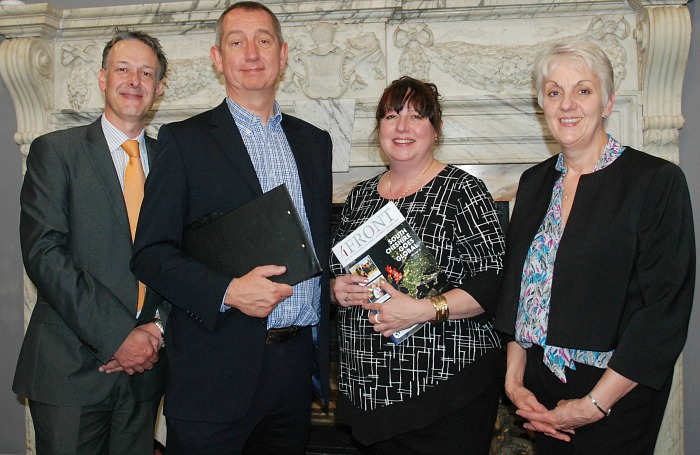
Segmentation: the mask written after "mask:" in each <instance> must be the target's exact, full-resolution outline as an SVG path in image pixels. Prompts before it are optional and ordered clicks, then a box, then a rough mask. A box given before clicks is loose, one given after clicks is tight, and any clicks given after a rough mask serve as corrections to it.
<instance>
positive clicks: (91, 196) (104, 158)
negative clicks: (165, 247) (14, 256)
mask: <svg viewBox="0 0 700 455" xmlns="http://www.w3.org/2000/svg"><path fill="white" fill-rule="evenodd" d="M147 140H148V155H149V159H151V160H152V159H153V157H154V155H155V154H156V153H157V151H156V143H155V141H154V140H152V139H150V138H148V139H147ZM20 203H21V208H22V213H21V218H20V242H21V247H22V257H23V260H24V267H25V269H26V272H27V275H28V277H29V278H30V279H31V280H32V282H33V283H34V284H35V285H36V288H37V302H36V306H35V308H34V311H33V313H32V317H31V320H30V322H29V326H28V328H27V332H26V335H25V338H24V343H23V345H22V349H21V352H20V355H19V360H18V364H17V370H16V372H15V380H14V384H13V390H14V391H15V393H17V394H19V395H22V396H25V397H27V398H29V399H32V400H35V401H39V402H42V403H48V404H53V405H57V406H84V405H89V404H94V403H98V402H100V401H102V400H104V399H105V398H106V397H107V396H108V395H109V394H110V392H111V391H112V389H113V388H114V385H115V383H116V381H117V379H118V377H119V375H123V374H126V373H117V374H105V373H100V372H99V371H98V368H99V366H100V365H102V364H104V363H107V362H108V361H109V360H110V358H111V357H112V355H113V354H114V353H115V352H116V350H117V349H118V348H119V346H121V344H122V342H123V341H124V339H125V338H126V337H127V335H128V334H129V332H130V331H131V330H132V329H133V328H134V327H135V326H136V325H139V324H144V323H147V322H150V321H151V320H152V319H153V317H154V315H155V312H156V310H157V309H158V310H159V312H160V314H161V316H162V317H166V316H167V313H168V310H169V309H168V304H167V303H166V302H164V301H163V299H162V298H160V297H159V296H158V295H157V294H156V293H154V292H151V291H150V290H149V291H147V293H146V301H145V303H144V308H143V309H142V311H141V315H140V317H139V319H138V320H137V319H136V317H135V315H136V301H137V292H138V291H137V280H136V278H135V277H134V275H133V274H132V273H131V271H130V270H129V260H130V259H131V253H132V248H133V247H132V241H131V233H130V230H129V222H128V217H127V213H126V206H125V204H124V198H123V194H122V191H121V187H120V185H119V180H118V177H117V173H116V171H115V169H114V164H113V162H112V158H111V155H110V153H109V149H108V146H107V141H106V139H105V137H104V134H103V132H102V128H101V125H100V120H99V119H98V120H97V121H96V122H94V123H92V124H91V125H88V126H84V127H77V128H72V129H68V130H64V131H57V132H53V133H49V134H46V135H44V136H41V137H39V138H37V139H36V140H35V141H34V142H33V143H32V145H31V148H30V152H29V155H28V157H27V172H26V175H25V178H24V184H23V185H22V191H21V195H20ZM160 354H161V356H160V360H159V361H158V362H157V363H156V365H155V366H154V368H153V369H152V370H151V371H147V372H145V373H143V374H136V375H134V376H131V377H130V380H131V381H132V386H133V387H132V389H133V391H134V394H135V396H136V397H137V399H138V400H140V401H155V400H158V399H159V398H160V397H161V396H162V393H163V387H164V371H165V366H166V365H165V363H166V360H165V358H164V357H165V353H164V352H163V351H161V353H160Z"/></svg>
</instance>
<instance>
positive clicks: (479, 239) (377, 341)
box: [330, 77, 504, 454]
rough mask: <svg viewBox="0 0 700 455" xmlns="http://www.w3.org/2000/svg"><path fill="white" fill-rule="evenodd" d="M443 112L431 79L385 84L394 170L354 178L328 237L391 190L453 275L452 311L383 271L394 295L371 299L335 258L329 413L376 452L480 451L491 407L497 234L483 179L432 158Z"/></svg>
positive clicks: (386, 131)
mask: <svg viewBox="0 0 700 455" xmlns="http://www.w3.org/2000/svg"><path fill="white" fill-rule="evenodd" d="M441 117H442V108H441V106H440V103H439V94H438V90H437V87H436V86H435V85H434V84H430V83H425V82H421V81H418V80H415V79H412V78H408V77H403V78H401V79H399V80H397V81H394V82H393V83H392V84H391V85H390V86H389V87H387V89H386V90H385V91H384V94H383V96H382V98H381V100H380V102H379V106H378V108H377V113H376V118H377V122H378V126H377V130H378V133H379V142H380V146H381V148H382V150H383V151H384V153H385V154H386V156H387V158H388V160H389V166H390V170H389V171H388V172H385V173H383V174H381V175H379V176H376V177H374V178H371V179H369V180H367V181H364V182H362V183H360V184H358V185H357V186H355V187H354V188H353V189H352V191H351V192H350V194H349V196H348V199H347V201H346V202H345V206H344V207H343V211H342V216H341V219H340V224H339V226H338V229H337V231H336V233H335V239H334V243H336V242H338V241H339V240H341V239H343V238H344V237H345V236H347V235H348V234H349V233H350V232H352V231H353V230H354V229H356V228H357V227H359V226H360V225H361V224H362V223H363V222H365V221H366V220H367V219H368V218H369V217H370V216H372V215H373V214H374V213H376V212H377V211H378V210H379V209H380V208H381V207H383V206H384V205H386V204H387V202H388V201H389V200H391V201H393V202H394V203H395V204H396V206H397V207H398V208H399V210H400V211H401V213H402V214H403V215H404V216H405V217H406V220H407V221H408V223H409V224H410V225H411V227H412V228H413V229H414V230H415V231H416V233H417V234H418V236H419V237H420V238H421V239H422V241H423V242H424V243H425V245H426V246H427V247H428V249H429V250H430V251H431V252H432V253H433V254H434V255H435V258H436V259H437V261H438V263H439V265H440V267H441V268H442V270H443V271H444V272H445V273H446V275H447V279H448V282H449V287H448V289H449V290H447V291H446V292H444V293H443V294H442V296H443V297H444V298H445V299H446V302H447V305H448V308H449V312H446V311H444V308H442V309H441V308H440V304H441V302H440V299H432V301H431V300H430V299H414V298H412V297H410V296H408V295H406V294H403V293H401V292H399V291H398V290H395V289H394V288H393V287H392V286H391V285H390V284H388V283H383V284H382V290H383V291H384V292H386V293H388V294H389V295H391V299H390V300H389V301H387V302H384V303H381V304H378V303H369V302H368V289H367V288H366V287H365V286H363V284H365V283H363V282H362V278H361V277H359V276H357V275H347V274H346V272H345V271H344V269H343V267H342V266H341V265H340V263H339V262H337V260H336V259H335V258H332V259H331V264H330V265H331V269H332V272H333V274H334V275H335V276H336V278H335V281H334V283H333V285H332V287H333V297H332V298H333V301H334V302H335V303H337V304H338V305H339V306H340V308H339V309H338V331H339V352H340V381H339V382H340V396H339V399H338V409H337V420H338V422H339V423H342V424H348V425H350V426H351V427H352V433H353V436H354V437H355V438H356V439H357V440H358V441H359V442H360V443H361V444H363V445H365V446H369V448H370V449H371V451H372V452H373V453H402V454H406V453H429V454H437V453H440V454H446V453H470V454H487V453H488V451H489V446H490V441H491V435H492V430H493V425H494V422H495V418H496V413H497V408H498V398H499V394H500V390H501V384H502V376H501V371H502V368H503V361H504V360H503V359H504V356H503V353H502V351H501V343H500V339H499V338H498V336H497V334H496V333H495V331H494V329H493V327H492V325H491V321H492V315H493V313H494V310H495V307H494V306H495V303H496V300H497V297H498V295H497V294H498V286H499V281H500V276H501V271H502V257H503V253H504V241H503V234H502V231H501V227H500V225H499V222H498V217H497V214H496V209H495V205H494V202H493V200H492V198H491V196H490V194H489V193H488V191H487V189H486V187H485V186H484V184H483V183H482V182H481V181H480V180H479V179H477V178H476V177H474V176H472V175H470V174H468V173H466V172H464V171H462V170H460V169H457V168H455V167H453V166H449V165H445V164H443V163H440V162H439V161H437V160H436V159H435V158H434V155H433V149H434V147H435V145H436V144H438V143H439V138H440V133H441V128H442V119H441ZM370 300H371V299H370ZM447 314H448V315H449V319H448V320H446V321H442V322H435V320H436V319H437V320H439V319H444V317H445V316H446V315H447ZM428 321H433V322H428ZM416 323H424V324H423V325H422V327H421V328H420V330H418V331H417V332H416V333H414V334H413V335H412V336H410V337H409V338H408V339H407V340H405V341H403V342H402V343H400V344H398V345H395V344H394V343H393V342H392V341H390V339H389V338H388V337H389V336H390V335H391V334H393V333H394V332H395V331H397V330H401V329H405V328H408V327H411V326H413V325H414V324H416Z"/></svg>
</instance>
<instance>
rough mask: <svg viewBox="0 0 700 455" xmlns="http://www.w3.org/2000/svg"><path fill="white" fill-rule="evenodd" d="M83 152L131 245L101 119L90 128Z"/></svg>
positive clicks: (117, 179)
mask: <svg viewBox="0 0 700 455" xmlns="http://www.w3.org/2000/svg"><path fill="white" fill-rule="evenodd" d="M83 152H84V154H85V156H86V157H87V159H88V161H90V163H91V164H92V167H93V169H95V175H96V176H97V179H98V181H99V182H100V183H101V185H102V189H103V190H104V192H105V194H106V196H107V201H108V203H109V205H110V207H111V209H112V212H113V213H114V216H115V217H116V218H117V221H118V223H119V226H120V227H121V229H120V231H121V232H122V234H123V235H124V236H125V237H126V238H127V239H128V240H129V243H131V229H130V228H129V217H128V215H127V213H126V205H125V203H124V194H123V193H122V189H121V185H120V184H119V177H118V176H117V172H116V170H115V168H114V162H113V161H112V155H111V154H110V153H109V146H108V145H107V140H106V139H105V137H104V133H103V132H102V125H101V123H100V119H97V121H95V122H94V123H92V124H91V125H90V126H88V130H87V135H86V141H85V142H84V143H83Z"/></svg>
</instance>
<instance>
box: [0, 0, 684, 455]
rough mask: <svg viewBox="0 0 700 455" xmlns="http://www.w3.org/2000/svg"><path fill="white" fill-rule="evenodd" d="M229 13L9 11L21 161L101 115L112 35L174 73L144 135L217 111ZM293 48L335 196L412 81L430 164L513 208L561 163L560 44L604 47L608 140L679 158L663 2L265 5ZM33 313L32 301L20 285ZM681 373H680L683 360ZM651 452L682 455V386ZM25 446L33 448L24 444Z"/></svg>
mask: <svg viewBox="0 0 700 455" xmlns="http://www.w3.org/2000/svg"><path fill="white" fill-rule="evenodd" d="M230 3H231V2H230V1H224V0H221V1H217V0H201V1H184V2H168V3H160V4H146V5H132V6H114V7H100V8H80V9H68V10H62V9H58V8H56V7H54V6H52V5H50V4H45V3H42V4H29V5H22V6H0V34H1V35H3V36H4V37H5V38H6V40H5V41H4V42H2V44H0V75H1V76H2V78H3V80H4V82H5V84H6V86H7V88H8V90H9V92H10V94H11V96H12V99H13V101H14V105H15V110H16V115H17V127H18V130H17V132H16V134H15V141H16V142H17V144H19V146H20V151H21V153H22V155H23V156H26V153H27V152H28V149H29V144H30V143H31V141H32V140H33V139H34V138H36V137H37V136H39V135H41V134H43V133H45V132H48V131H52V130H56V129H61V128H66V127H70V126H74V125H78V124H84V123H87V122H89V121H91V120H92V119H94V118H96V117H97V116H98V115H99V114H100V112H101V106H102V105H103V100H102V96H101V93H100V91H99V89H98V87H97V83H96V74H97V70H98V68H99V66H100V60H101V51H102V47H103V46H104V43H105V42H106V41H107V40H108V39H109V37H110V35H111V34H112V33H113V30H114V29H115V28H117V27H129V28H136V29H141V30H144V31H147V32H149V33H151V34H153V35H155V36H157V37H159V38H160V40H161V42H162V43H163V46H164V48H165V50H166V53H167V55H168V58H169V61H170V68H171V70H170V73H169V76H168V80H167V87H166V90H165V94H164V96H163V97H162V98H161V99H160V100H159V101H158V103H157V105H156V108H157V109H156V110H155V112H154V113H153V116H152V120H151V122H150V125H149V130H150V133H151V134H155V132H156V130H157V129H158V127H159V126H160V125H162V124H163V123H167V122H170V121H173V120H178V119H183V118H186V117H189V116H191V115H193V114H195V113H197V112H200V111H202V110H204V109H207V108H209V107H211V106H213V105H215V104H218V103H219V102H220V101H221V100H222V99H223V97H224V88H223V85H222V83H221V81H220V79H219V77H217V75H216V74H215V72H214V70H213V68H212V65H211V62H210V60H209V57H208V49H209V47H210V46H211V44H212V41H213V37H214V32H213V30H214V25H215V22H216V20H217V18H218V17H219V15H220V13H221V12H222V11H223V10H224V9H225V8H226V7H227V6H228V5H229V4H230ZM264 3H265V4H266V5H267V6H269V7H270V8H271V9H272V10H273V11H274V12H275V13H276V14H277V15H278V16H279V18H280V20H281V22H282V24H283V32H284V35H285V39H286V40H287V41H288V43H289V49H290V52H289V65H288V68H287V71H286V73H285V75H284V78H283V79H282V80H281V81H280V84H279V90H278V101H279V102H280V104H281V106H282V109H283V110H284V111H285V112H289V113H292V114H297V115H299V116H301V117H303V118H305V119H307V120H309V121H311V122H313V123H316V124H317V125H319V126H321V127H323V128H326V129H328V130H329V131H330V132H331V134H332V136H333V141H334V160H333V170H334V182H335V199H336V201H338V202H342V200H343V199H344V197H345V194H346V193H347V191H348V189H349V188H350V187H351V186H352V184H353V183H354V182H357V181H358V180H360V179H363V178H366V177H368V176H370V175H374V174H376V173H378V172H380V171H381V170H383V169H384V159H383V157H382V155H381V153H380V151H379V149H378V147H377V145H376V143H375V142H374V140H373V139H372V137H371V133H372V131H373V128H374V121H373V117H374V115H373V112H374V108H375V103H376V101H377V100H378V98H379V96H380V94H381V91H382V90H383V88H384V87H385V86H386V84H387V83H388V82H390V81H392V80H394V79H396V78H397V77H399V76H401V75H404V74H408V75H412V76H415V77H420V78H424V79H429V80H431V81H433V82H435V83H436V84H437V85H438V87H439V89H440V91H441V92H442V94H443V96H444V115H445V118H444V120H445V126H444V130H445V131H444V133H445V137H444V141H443V144H442V146H441V147H440V150H439V151H438V152H437V156H438V158H439V159H441V160H442V161H445V162H448V163H453V164H457V165H461V166H463V167H464V168H465V169H467V170H469V171H470V172H472V173H473V174H476V175H477V176H479V177H481V178H482V179H483V180H484V181H485V182H486V184H487V186H488V187H489V189H490V190H491V192H492V194H493V195H494V197H495V198H496V199H499V200H512V199H513V198H514V196H515V189H516V186H517V182H518V178H519V176H520V174H521V172H522V171H523V170H524V169H526V168H527V167H529V166H531V165H532V164H533V163H536V162H539V161H542V160H543V159H545V158H546V157H549V156H551V154H552V153H555V152H556V151H557V150H556V146H555V144H554V143H553V141H552V139H551V138H550V137H549V135H548V132H547V131H546V127H545V126H544V122H543V119H542V113H541V110H540V109H539V107H537V105H536V101H535V100H534V97H533V87H532V83H531V70H532V60H533V56H534V54H535V52H536V51H537V49H538V47H539V46H540V45H541V44H542V43H544V42H548V41H551V40H559V39H570V38H572V37H579V38H585V39H587V40H590V41H592V42H594V43H596V44H598V45H600V46H601V47H602V48H603V49H604V50H605V51H606V52H607V54H608V55H609V57H610V58H611V60H612V62H613V64H614V68H615V74H616V89H617V94H618V96H617V101H616V104H615V109H614V112H613V114H612V116H611V117H610V119H609V120H608V131H609V132H610V133H612V134H613V135H614V136H615V137H617V138H618V139H620V140H621V141H622V142H623V143H625V144H628V145H630V146H634V147H639V148H642V149H644V150H646V151H647V152H650V153H652V154H655V155H658V156H662V157H664V158H666V159H669V160H671V161H676V162H677V161H678V131H679V129H680V128H682V127H683V123H684V119H683V115H682V112H681V91H682V83H683V75H684V73H685V66H686V61H687V57H688V47H689V42H690V33H691V30H690V29H691V27H690V16H689V12H688V10H687V8H686V6H685V5H686V3H687V2H686V1H663V0H649V1H641V0H628V1H613V0H588V1H580V0H568V1H566V2H554V1H545V0H487V1H484V0H424V1H419V0H319V1H313V2H311V1H303V0H271V1H264ZM25 289H26V291H25V302H26V308H27V311H30V309H31V307H32V306H33V301H34V290H33V287H32V286H31V284H30V283H27V285H26V286H25ZM679 369H680V362H679ZM676 377H677V384H676V385H675V387H674V391H673V392H672V397H671V401H670V404H669V408H668V409H667V413H666V421H665V423H664V427H663V428H662V435H661V438H660V441H659V446H658V447H657V453H663V454H681V453H683V444H682V397H681V396H680V388H679V387H678V385H679V384H680V375H679V374H677V375H676ZM30 439H31V438H30Z"/></svg>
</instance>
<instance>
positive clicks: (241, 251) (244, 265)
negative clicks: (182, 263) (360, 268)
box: [182, 184, 321, 286]
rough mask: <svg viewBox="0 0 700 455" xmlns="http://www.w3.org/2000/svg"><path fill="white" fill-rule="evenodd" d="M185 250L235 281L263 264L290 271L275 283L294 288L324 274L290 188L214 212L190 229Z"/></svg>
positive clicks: (186, 234) (186, 237) (281, 186)
mask: <svg viewBox="0 0 700 455" xmlns="http://www.w3.org/2000/svg"><path fill="white" fill-rule="evenodd" d="M182 251H183V252H184V253H186V254H187V255H189V256H190V257H192V258H193V259H195V260H197V261H199V262H201V263H203V264H205V265H207V266H209V267H211V268H213V269H215V270H217V271H219V272H222V273H225V274H227V275H230V276H231V277H240V276H243V275H245V274H246V273H248V272H250V271H251V270H253V269H254V268H255V267H258V266H261V265H271V264H274V265H283V266H285V267H287V271H286V272H285V273H284V274H282V275H278V276H272V277H270V280H272V281H275V282H278V283H285V284H288V285H290V286H293V285H295V284H297V283H299V282H301V281H303V280H306V279H308V278H311V277H313V276H315V275H318V274H319V273H321V265H320V263H319V261H318V257H317V256H316V252H315V251H314V248H313V246H312V244H311V242H310V241H309V238H308V236H307V235H306V232H305V231H304V227H303V225H302V223H301V219H300V218H299V214H298V212H297V210H296V208H295V207H294V203H293V202H292V198H291V196H290V195H289V191H288V190H287V185H286V184H282V185H280V186H278V187H277V188H274V189H272V190H270V191H268V192H267V193H264V194H263V195H262V196H258V197H257V198H255V199H253V200H252V201H250V202H248V203H246V204H244V205H242V206H240V207H238V208H236V209H234V210H232V211H230V212H228V213H213V214H210V215H207V216H206V217H204V218H202V219H200V220H197V221H195V222H194V223H191V224H190V225H188V226H187V227H186V228H185V233H184V236H183V244H182Z"/></svg>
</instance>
